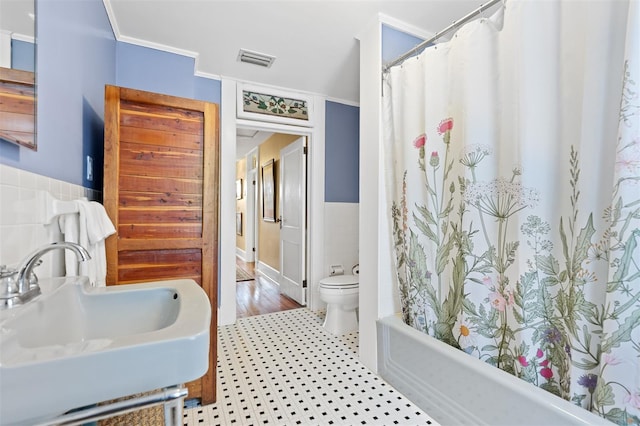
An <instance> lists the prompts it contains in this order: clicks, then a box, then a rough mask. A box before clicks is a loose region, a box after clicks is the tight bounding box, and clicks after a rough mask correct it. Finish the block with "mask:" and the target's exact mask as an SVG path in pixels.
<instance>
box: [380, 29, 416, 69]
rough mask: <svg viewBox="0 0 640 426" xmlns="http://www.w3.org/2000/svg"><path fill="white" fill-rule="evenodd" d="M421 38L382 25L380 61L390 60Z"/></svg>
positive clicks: (414, 44) (407, 49)
mask: <svg viewBox="0 0 640 426" xmlns="http://www.w3.org/2000/svg"><path fill="white" fill-rule="evenodd" d="M422 41H424V40H423V39H421V38H419V37H416V36H413V35H411V34H407V33H404V32H402V31H399V30H396V29H395V28H392V27H389V26H387V25H384V24H383V25H382V63H386V62H390V61H392V60H394V59H395V58H397V57H398V56H400V55H402V54H404V53H405V52H408V51H410V50H411V49H413V48H414V47H415V46H417V45H418V44H420V43H421V42H422Z"/></svg>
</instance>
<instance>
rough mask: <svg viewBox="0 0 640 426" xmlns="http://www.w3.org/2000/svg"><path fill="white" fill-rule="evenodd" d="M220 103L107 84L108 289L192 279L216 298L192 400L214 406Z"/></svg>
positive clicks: (105, 152) (106, 206)
mask: <svg viewBox="0 0 640 426" xmlns="http://www.w3.org/2000/svg"><path fill="white" fill-rule="evenodd" d="M218 129H219V126H218V106H217V105H215V104H212V103H208V102H202V101H196V100H191V99H183V98H177V97H173V96H166V95H159V94H155V93H149V92H142V91H138V90H132V89H125V88H120V87H115V86H106V94H105V144H104V145H105V146H104V149H105V151H104V206H105V208H106V210H107V213H108V214H109V217H110V218H111V220H112V221H113V223H114V225H115V227H116V229H117V233H116V235H113V236H112V237H110V238H109V239H107V241H106V249H107V285H114V284H128V283H137V282H144V281H156V280H162V279H174V278H191V279H193V280H195V281H196V282H198V283H199V284H200V285H201V286H202V288H203V289H204V290H205V292H206V293H207V294H208V296H209V299H210V300H211V308H212V322H211V333H210V334H211V345H210V354H209V371H208V372H207V374H206V375H205V376H203V377H202V378H201V379H200V380H196V381H194V382H190V383H188V384H187V387H188V389H189V396H188V397H189V398H192V397H196V398H201V400H202V403H203V404H210V403H212V402H214V401H215V390H216V385H215V366H216V330H217V309H216V308H217V277H218V264H217V259H218V254H217V250H218V167H219V166H218V163H219V161H218V155H219V154H218V152H219V148H218V145H219V144H218V133H219V132H218Z"/></svg>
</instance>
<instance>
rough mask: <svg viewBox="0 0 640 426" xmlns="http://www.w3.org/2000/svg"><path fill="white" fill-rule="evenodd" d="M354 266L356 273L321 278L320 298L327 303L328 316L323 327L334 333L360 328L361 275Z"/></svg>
mask: <svg viewBox="0 0 640 426" xmlns="http://www.w3.org/2000/svg"><path fill="white" fill-rule="evenodd" d="M357 273H358V271H357V269H356V268H355V267H354V275H334V276H331V277H327V278H323V279H321V280H320V299H321V300H322V301H323V302H325V303H326V304H327V316H326V317H325V320H324V324H323V327H324V328H325V330H327V331H328V332H329V333H331V334H334V335H339V334H344V333H349V332H351V331H356V330H357V329H358V316H357V314H356V309H357V308H358V292H359V287H360V284H359V277H358V275H357Z"/></svg>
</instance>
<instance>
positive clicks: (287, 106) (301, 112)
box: [242, 90, 309, 121]
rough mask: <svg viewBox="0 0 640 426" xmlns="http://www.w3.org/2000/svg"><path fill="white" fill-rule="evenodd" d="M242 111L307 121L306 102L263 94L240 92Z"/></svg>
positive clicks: (247, 91)
mask: <svg viewBox="0 0 640 426" xmlns="http://www.w3.org/2000/svg"><path fill="white" fill-rule="evenodd" d="M242 98H243V99H242V100H243V110H244V111H245V112H254V113H257V114H266V115H274V116H277V117H287V118H294V119H296V120H305V121H306V120H309V110H308V105H307V101H304V100H301V99H293V98H287V97H283V96H275V95H268V94H265V93H258V92H252V91H249V90H243V91H242Z"/></svg>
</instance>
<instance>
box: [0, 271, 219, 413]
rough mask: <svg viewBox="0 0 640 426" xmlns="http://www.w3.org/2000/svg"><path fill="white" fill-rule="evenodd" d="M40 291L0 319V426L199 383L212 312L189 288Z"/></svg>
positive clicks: (55, 286) (67, 282)
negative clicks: (190, 383) (32, 298)
mask: <svg viewBox="0 0 640 426" xmlns="http://www.w3.org/2000/svg"><path fill="white" fill-rule="evenodd" d="M40 285H41V287H42V289H43V294H42V295H41V296H39V297H38V298H36V299H34V300H32V301H31V302H29V303H27V304H26V305H24V306H20V307H17V308H13V309H9V310H6V311H1V312H0V424H2V425H5V424H16V423H17V424H29V423H34V422H35V420H41V419H50V418H52V417H55V416H57V415H60V414H62V413H64V412H66V411H68V410H71V409H74V408H78V407H83V406H87V405H91V404H95V403H97V402H102V401H106V400H110V399H114V398H118V397H122V396H125V395H131V394H135V393H140V392H147V391H150V390H154V389H158V388H162V387H167V386H172V385H176V384H181V383H185V382H188V381H191V380H195V379H197V378H199V377H201V376H202V375H203V374H204V373H206V371H207V369H208V365H209V363H208V357H209V329H210V323H211V306H210V302H209V299H208V297H207V295H206V294H205V292H204V291H203V290H202V288H200V286H198V284H196V282H195V281H193V280H187V279H181V280H170V281H156V282H150V283H143V284H132V285H118V286H110V287H100V288H94V287H91V286H90V284H89V282H88V279H87V278H86V277H72V278H57V279H52V280H42V281H41V283H40Z"/></svg>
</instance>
